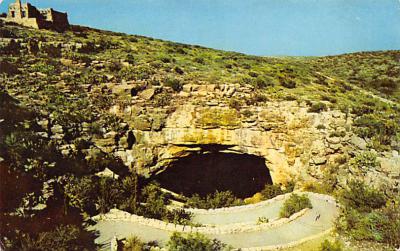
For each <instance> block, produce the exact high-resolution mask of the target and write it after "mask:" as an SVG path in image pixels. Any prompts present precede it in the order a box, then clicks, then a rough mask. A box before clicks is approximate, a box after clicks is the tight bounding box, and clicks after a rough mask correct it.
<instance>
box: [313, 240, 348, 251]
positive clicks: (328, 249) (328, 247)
mask: <svg viewBox="0 0 400 251" xmlns="http://www.w3.org/2000/svg"><path fill="white" fill-rule="evenodd" d="M342 250H343V247H342V244H341V243H340V242H339V241H335V242H330V241H328V240H324V242H322V244H321V246H320V247H319V251H342Z"/></svg>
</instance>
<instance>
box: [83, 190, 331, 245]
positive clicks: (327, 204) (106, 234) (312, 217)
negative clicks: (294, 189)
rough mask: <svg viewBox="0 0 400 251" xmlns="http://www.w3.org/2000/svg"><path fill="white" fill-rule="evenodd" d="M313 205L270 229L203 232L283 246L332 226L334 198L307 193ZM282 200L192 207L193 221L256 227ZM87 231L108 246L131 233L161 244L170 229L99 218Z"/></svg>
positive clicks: (275, 213)
mask: <svg viewBox="0 0 400 251" xmlns="http://www.w3.org/2000/svg"><path fill="white" fill-rule="evenodd" d="M307 194H308V196H309V198H310V200H311V203H312V205H313V208H312V209H311V210H307V211H305V213H304V214H303V215H301V216H299V217H297V218H295V219H293V220H292V221H290V222H287V223H284V224H280V225H279V224H278V225H276V226H272V227H269V228H263V229H258V230H254V231H245V232H241V231H239V232H235V233H224V234H206V235H207V236H208V237H210V238H217V239H219V240H221V241H222V242H224V243H226V244H229V245H231V246H233V247H235V248H254V247H264V248H265V249H267V248H266V247H268V246H276V245H279V246H285V245H290V244H293V243H294V242H298V241H299V240H303V239H309V238H312V237H313V236H316V235H319V234H321V233H324V232H326V231H329V230H330V229H331V228H332V227H333V221H334V219H335V218H336V217H337V215H338V207H337V205H336V204H335V203H334V202H333V201H334V200H333V198H329V197H327V196H322V195H318V194H314V193H307ZM283 202H284V199H278V200H277V199H272V200H271V201H266V202H260V204H259V205H257V204H256V205H254V206H239V207H234V208H230V209H229V210H211V211H207V212H206V211H204V210H203V211H202V210H193V212H194V218H193V221H194V222H196V223H201V224H206V225H213V226H214V227H215V228H218V227H222V226H226V225H234V224H245V225H254V226H255V228H257V224H256V222H257V219H258V218H259V217H260V216H264V217H267V218H269V219H276V218H278V215H279V210H280V208H281V206H282V204H283ZM90 230H97V231H99V233H100V236H99V237H98V238H97V239H96V242H97V243H98V244H101V245H106V246H107V245H109V243H110V241H111V238H112V237H113V236H116V237H117V238H118V239H122V238H128V237H129V236H131V235H136V236H138V237H140V238H141V239H142V240H143V241H146V242H148V241H154V240H156V241H157V242H158V243H159V244H160V245H161V246H163V245H165V244H166V242H167V241H168V239H169V237H170V235H171V234H172V231H167V230H163V229H159V228H156V227H152V226H148V225H146V224H142V223H138V222H129V221H122V220H118V219H114V220H100V221H98V222H97V224H96V225H94V226H93V227H92V228H91V229H90Z"/></svg>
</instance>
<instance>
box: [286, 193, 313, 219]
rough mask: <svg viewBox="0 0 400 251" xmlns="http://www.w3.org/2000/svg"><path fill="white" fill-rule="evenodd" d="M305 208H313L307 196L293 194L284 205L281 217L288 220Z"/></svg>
mask: <svg viewBox="0 0 400 251" xmlns="http://www.w3.org/2000/svg"><path fill="white" fill-rule="evenodd" d="M305 208H312V205H311V201H310V199H309V198H308V196H307V195H305V194H304V195H298V194H295V193H293V194H291V195H290V197H289V199H287V200H286V201H285V203H284V204H283V206H282V208H281V211H280V213H279V215H280V217H284V218H288V217H290V216H291V215H292V214H294V213H297V212H299V211H301V210H303V209H305Z"/></svg>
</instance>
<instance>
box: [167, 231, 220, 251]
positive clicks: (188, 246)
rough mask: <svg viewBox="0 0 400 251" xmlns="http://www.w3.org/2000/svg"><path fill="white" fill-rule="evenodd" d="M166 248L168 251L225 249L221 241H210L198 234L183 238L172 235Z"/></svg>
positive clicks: (182, 236)
mask: <svg viewBox="0 0 400 251" xmlns="http://www.w3.org/2000/svg"><path fill="white" fill-rule="evenodd" d="M167 246H168V250H169V251H200V250H202V251H219V250H226V248H227V246H226V244H223V243H222V242H221V241H219V240H217V239H213V240H211V239H209V238H207V237H206V236H204V235H202V234H199V233H195V234H188V235H187V236H184V235H182V234H180V233H176V232H175V233H173V234H172V236H171V238H170V239H169V241H168V243H167Z"/></svg>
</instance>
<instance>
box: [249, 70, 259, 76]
mask: <svg viewBox="0 0 400 251" xmlns="http://www.w3.org/2000/svg"><path fill="white" fill-rule="evenodd" d="M249 76H250V77H252V78H256V77H258V73H257V72H254V71H250V72H249Z"/></svg>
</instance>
